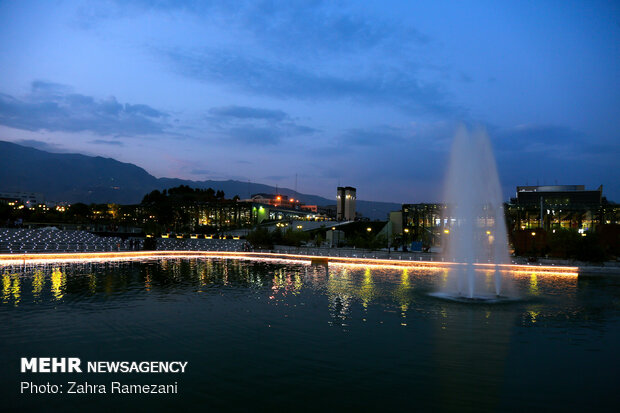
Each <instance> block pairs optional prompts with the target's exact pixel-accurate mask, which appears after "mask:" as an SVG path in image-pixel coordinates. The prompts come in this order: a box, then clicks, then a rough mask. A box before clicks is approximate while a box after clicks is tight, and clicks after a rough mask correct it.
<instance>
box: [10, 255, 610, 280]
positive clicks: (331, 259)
mask: <svg viewBox="0 0 620 413" xmlns="http://www.w3.org/2000/svg"><path fill="white" fill-rule="evenodd" d="M174 257H177V258H199V257H212V258H229V259H248V260H269V261H290V262H305V263H308V264H314V265H329V264H335V265H351V266H374V267H386V268H390V267H392V268H407V267H413V268H421V269H444V268H449V267H454V266H458V265H463V264H459V263H451V262H440V261H422V260H419V261H418V260H415V261H414V260H403V259H379V258H359V257H343V256H328V255H306V254H294V253H291V252H290V251H287V252H238V251H235V252H231V251H122V252H121V251H119V252H87V253H81V252H77V253H75V252H67V253H27V254H0V267H2V266H13V265H26V264H30V265H36V264H50V263H54V262H58V263H61V262H66V263H71V262H85V261H88V262H105V261H114V260H123V261H124V260H141V259H157V258H174ZM474 265H475V266H476V267H477V268H478V269H480V270H485V269H487V270H493V269H494V268H495V267H496V266H495V265H494V264H474ZM500 269H501V270H503V271H514V272H516V273H530V274H533V273H536V274H548V275H562V276H585V277H588V276H604V275H618V276H620V267H616V266H614V267H605V266H561V265H540V264H503V265H501V266H500Z"/></svg>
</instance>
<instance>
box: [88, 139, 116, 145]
mask: <svg viewBox="0 0 620 413" xmlns="http://www.w3.org/2000/svg"><path fill="white" fill-rule="evenodd" d="M89 143H94V144H95V145H110V146H123V145H124V144H123V142H121V141H107V140H104V139H95V140H92V141H90V142H89Z"/></svg>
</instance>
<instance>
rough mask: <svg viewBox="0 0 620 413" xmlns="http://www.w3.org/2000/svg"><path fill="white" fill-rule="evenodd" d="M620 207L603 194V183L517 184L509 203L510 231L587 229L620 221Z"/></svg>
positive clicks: (507, 212) (507, 216) (508, 219)
mask: <svg viewBox="0 0 620 413" xmlns="http://www.w3.org/2000/svg"><path fill="white" fill-rule="evenodd" d="M619 212H620V208H619V206H618V205H617V204H614V203H612V202H609V201H607V199H606V198H605V197H604V196H603V186H602V185H601V186H599V187H598V188H597V189H586V188H585V185H553V186H550V185H548V186H518V187H517V191H516V195H515V197H514V198H512V199H511V200H510V203H509V204H508V205H507V211H506V218H507V221H508V225H509V228H510V230H511V231H515V230H523V229H531V228H542V229H545V230H549V229H553V228H573V229H578V230H582V231H588V230H590V229H593V228H594V227H595V226H597V225H600V224H617V223H620V217H619Z"/></svg>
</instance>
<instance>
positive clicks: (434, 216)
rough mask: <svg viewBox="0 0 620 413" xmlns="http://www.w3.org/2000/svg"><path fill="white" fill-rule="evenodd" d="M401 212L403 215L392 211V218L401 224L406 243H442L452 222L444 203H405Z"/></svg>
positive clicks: (426, 244) (428, 244) (430, 244)
mask: <svg viewBox="0 0 620 413" xmlns="http://www.w3.org/2000/svg"><path fill="white" fill-rule="evenodd" d="M400 212H401V214H402V215H401V217H398V213H393V214H392V213H391V214H390V220H391V221H392V222H395V223H399V224H400V225H401V228H402V231H403V238H404V239H405V242H406V243H408V242H421V243H422V245H425V246H434V245H440V244H441V240H442V236H443V234H444V231H445V230H446V229H448V228H449V227H450V225H451V224H452V222H451V220H450V218H449V217H448V216H447V209H446V207H445V205H444V204H427V203H421V204H403V206H402V209H401V211H400Z"/></svg>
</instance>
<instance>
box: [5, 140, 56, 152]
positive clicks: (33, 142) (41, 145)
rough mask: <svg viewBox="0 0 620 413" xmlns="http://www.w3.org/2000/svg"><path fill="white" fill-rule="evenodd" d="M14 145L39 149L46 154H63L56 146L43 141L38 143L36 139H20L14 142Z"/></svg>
mask: <svg viewBox="0 0 620 413" xmlns="http://www.w3.org/2000/svg"><path fill="white" fill-rule="evenodd" d="M15 143H16V144H18V145H23V146H28V147H31V148H35V149H40V150H42V151H46V152H64V151H65V150H64V149H62V148H61V147H60V145H58V144H55V143H49V142H44V141H40V140H36V139H20V140H16V141H15Z"/></svg>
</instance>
